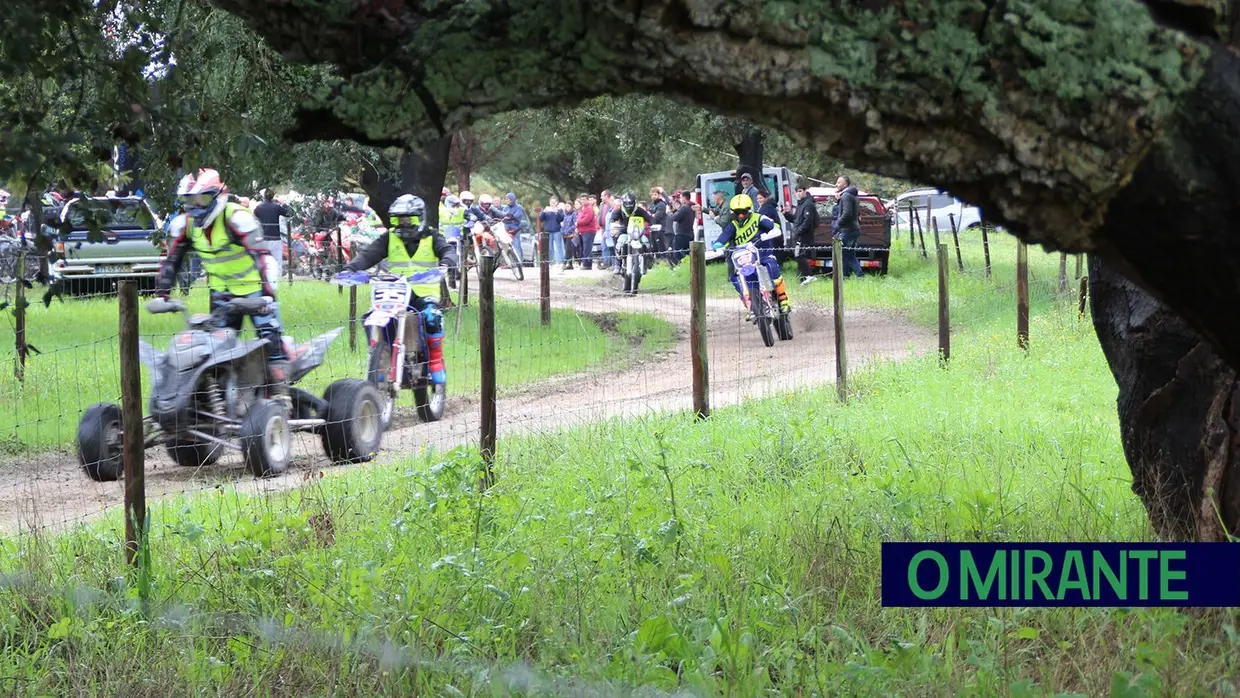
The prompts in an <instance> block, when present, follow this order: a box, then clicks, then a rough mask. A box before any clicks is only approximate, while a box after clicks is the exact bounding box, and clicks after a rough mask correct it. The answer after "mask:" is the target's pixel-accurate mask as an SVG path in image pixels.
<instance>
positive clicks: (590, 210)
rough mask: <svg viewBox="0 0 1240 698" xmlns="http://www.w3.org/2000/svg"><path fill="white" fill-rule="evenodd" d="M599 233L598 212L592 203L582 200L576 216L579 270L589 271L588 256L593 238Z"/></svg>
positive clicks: (591, 248)
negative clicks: (579, 253) (579, 259)
mask: <svg viewBox="0 0 1240 698" xmlns="http://www.w3.org/2000/svg"><path fill="white" fill-rule="evenodd" d="M598 231H599V219H598V210H597V209H596V208H594V202H592V201H590V200H589V199H583V201H582V202H581V211H580V212H579V213H578V214H577V238H578V247H579V249H580V250H581V268H582V269H590V268H591V260H590V254H591V253H592V252H593V251H594V236H595V235H597V234H598Z"/></svg>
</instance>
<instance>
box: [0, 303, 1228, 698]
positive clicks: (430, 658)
mask: <svg viewBox="0 0 1240 698" xmlns="http://www.w3.org/2000/svg"><path fill="white" fill-rule="evenodd" d="M1074 315H1075V313H1074V312H1073V310H1072V309H1071V308H1070V307H1067V304H1061V306H1060V307H1059V308H1058V312H1054V313H1050V312H1047V313H1042V314H1039V315H1036V316H1035V318H1034V321H1033V330H1034V332H1033V334H1034V336H1035V337H1039V338H1042V339H1041V340H1040V341H1035V342H1034V343H1033V345H1032V349H1031V350H1030V352H1029V353H1028V355H1026V354H1024V353H1022V352H1019V351H1018V350H1016V349H1015V348H1013V347H1012V346H1011V343H1008V342H997V343H996V342H990V341H988V338H989V334H990V333H992V332H995V331H998V330H999V328H998V327H979V328H977V330H978V331H977V332H975V333H969V334H968V335H967V339H968V340H970V341H962V342H960V344H959V348H958V349H957V351H956V352H955V355H954V357H953V360H952V365H951V367H950V368H949V369H947V370H943V369H940V368H939V367H938V366H937V363H936V361H935V360H934V359H933V358H927V359H920V360H911V361H907V362H903V363H899V364H888V365H882V366H879V367H877V368H875V369H873V370H871V371H868V372H865V373H863V374H861V375H858V376H857V377H856V379H855V380H854V395H853V399H852V401H851V402H850V404H848V405H840V404H839V403H837V402H836V401H835V399H834V397H833V391H830V390H826V391H816V392H813V391H810V392H803V393H798V394H794V395H789V396H781V397H773V398H770V399H767V400H765V401H761V402H752V403H749V404H746V405H744V406H739V407H735V408H727V409H720V410H717V411H716V412H715V414H714V415H713V416H712V418H711V419H710V420H709V421H708V422H706V423H694V422H693V421H692V420H691V419H690V418H688V417H687V416H683V415H676V416H665V417H659V418H650V419H647V420H643V421H641V422H639V423H634V422H625V421H620V420H616V421H612V422H608V423H604V424H599V425H594V426H591V427H587V428H575V429H571V430H565V431H563V432H562V433H560V434H556V435H546V436H538V437H524V438H508V439H504V440H503V441H502V442H501V448H500V457H499V461H498V463H497V471H498V482H497V485H496V486H495V487H494V488H493V489H492V490H491V491H489V492H488V493H487V494H486V495H483V496H479V495H478V493H477V489H476V487H475V481H476V480H475V478H476V477H477V467H478V465H477V460H476V458H475V457H474V455H473V454H472V453H471V452H469V451H465V450H462V451H457V452H452V453H448V454H427V455H424V456H423V457H421V458H418V459H414V460H411V461H409V462H404V463H398V464H395V465H382V466H374V467H369V468H366V469H362V470H358V471H351V472H348V473H344V474H342V475H340V476H339V477H332V478H326V479H324V480H321V481H318V482H317V483H316V484H315V485H313V486H311V487H309V488H307V489H305V490H302V491H300V492H295V493H288V494H282V495H273V496H268V497H242V496H237V495H234V494H231V493H224V494H213V495H205V496H191V497H188V498H185V499H178V500H173V501H167V502H160V503H158V504H156V505H155V506H154V508H153V510H152V520H153V524H152V540H151V544H150V549H151V555H152V559H153V561H154V565H153V568H152V571H151V574H150V575H149V577H146V578H145V579H141V580H140V579H139V577H138V576H137V575H130V576H128V577H125V576H123V575H122V572H121V567H120V563H119V560H120V552H119V550H120V540H119V532H120V531H121V526H120V519H119V517H118V516H117V515H113V516H112V517H111V518H110V519H109V520H108V521H107V522H106V524H104V525H96V526H92V527H90V528H82V529H80V530H78V531H76V532H74V533H72V534H69V535H67V536H64V537H60V538H56V539H43V540H38V539H30V538H25V539H18V540H13V541H8V542H7V543H6V545H5V547H4V548H3V550H2V551H0V559H2V560H3V564H4V565H5V568H6V569H17V570H26V571H28V572H29V573H30V574H31V575H33V576H34V577H35V578H37V579H39V580H40V581H42V582H43V583H44V585H43V586H30V585H23V584H21V583H17V584H15V585H14V586H11V587H9V588H8V589H7V590H6V591H4V592H2V593H4V594H5V595H6V596H7V597H9V600H10V601H11V602H12V607H13V608H14V609H15V611H14V613H13V615H12V616H10V618H9V619H8V621H7V623H6V624H5V626H4V633H5V638H4V641H5V645H6V647H7V648H9V649H8V651H7V652H6V653H4V655H2V656H0V676H15V677H20V678H21V681H22V682H23V683H22V684H21V687H22V692H23V694H26V695H38V694H63V693H68V692H73V693H76V694H80V695H87V694H89V695H127V696H133V695H137V696H141V695H152V696H154V695H159V696H172V695H238V694H247V693H250V692H251V691H253V690H255V689H257V690H258V691H259V692H260V693H264V694H268V695H299V696H300V695H375V694H381V695H459V694H465V695H496V694H505V693H516V694H522V695H551V694H565V693H572V692H573V691H574V690H580V691H583V692H584V691H602V692H607V691H606V690H605V689H606V687H608V686H610V687H612V688H613V689H616V690H619V687H622V686H633V685H637V686H641V687H644V688H646V689H649V690H651V691H654V690H662V691H673V690H676V689H685V690H688V691H692V692H694V693H695V694H697V695H737V696H741V695H757V694H759V693H762V692H777V693H783V694H791V695H813V694H817V695H849V696H854V695H855V696H890V695H919V696H920V695H942V696H955V695H1015V696H1021V695H1041V694H1054V693H1060V692H1072V693H1076V694H1080V695H1107V694H1110V695H1116V696H1147V695H1148V696H1155V695H1235V694H1236V686H1235V681H1236V678H1235V677H1236V676H1237V675H1238V672H1237V663H1238V660H1237V657H1238V656H1240V636H1237V634H1236V631H1235V627H1236V622H1237V620H1238V617H1237V614H1236V612H1235V611H1234V610H1233V611H1217V612H1197V613H1178V612H1174V611H1161V610H1131V609H1125V610H1067V609H1059V610H1056V609H1011V610H1002V609H986V608H979V609H967V610H958V609H926V610H917V609H885V608H883V607H882V606H881V604H880V590H879V588H878V579H877V570H878V568H879V557H878V556H879V541H882V540H927V539H929V540H938V539H951V540H987V541H1004V540H1011V541H1027V540H1143V539H1148V538H1150V537H1151V532H1150V531H1149V529H1148V526H1147V524H1146V520H1145V516H1144V512H1143V509H1142V507H1141V505H1140V503H1139V502H1138V501H1137V500H1136V498H1135V497H1134V496H1133V495H1132V494H1131V492H1130V490H1129V486H1130V481H1129V477H1128V473H1127V470H1126V466H1125V465H1124V460H1123V454H1122V452H1121V450H1120V447H1119V443H1118V439H1117V424H1116V418H1115V416H1114V400H1115V395H1116V388H1115V385H1114V383H1113V381H1112V380H1111V377H1110V375H1109V373H1108V372H1107V368H1106V365H1105V363H1104V362H1103V360H1102V357H1101V355H1100V350H1099V349H1098V346H1097V343H1096V341H1095V340H1094V338H1093V335H1092V332H1091V331H1090V329H1089V328H1088V325H1087V323H1085V322H1079V321H1077V320H1076V319H1075V317H1074ZM991 324H992V325H993V324H995V323H991ZM635 427H636V428H635ZM140 582H141V583H145V584H149V585H150V589H151V591H150V593H149V599H150V602H149V607H148V613H149V615H147V616H144V615H143V612H142V607H141V604H139V603H138V601H137V600H136V595H137V593H138V592H137V587H138V585H139V583H140ZM92 590H96V591H92ZM554 682H558V683H554ZM522 687H525V688H524V689H523V688H522Z"/></svg>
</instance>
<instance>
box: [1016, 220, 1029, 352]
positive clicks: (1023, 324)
mask: <svg viewBox="0 0 1240 698" xmlns="http://www.w3.org/2000/svg"><path fill="white" fill-rule="evenodd" d="M1016 346H1018V347H1020V348H1021V349H1028V348H1029V251H1028V248H1027V247H1026V246H1025V243H1023V242H1021V243H1017V245H1016Z"/></svg>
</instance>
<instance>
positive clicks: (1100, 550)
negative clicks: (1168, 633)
mask: <svg viewBox="0 0 1240 698" xmlns="http://www.w3.org/2000/svg"><path fill="white" fill-rule="evenodd" d="M882 557H883V571H882V580H883V587H882V595H883V606H889V607H908V606H1101V607H1144V606H1197V607H1233V606H1240V543H883V545H882Z"/></svg>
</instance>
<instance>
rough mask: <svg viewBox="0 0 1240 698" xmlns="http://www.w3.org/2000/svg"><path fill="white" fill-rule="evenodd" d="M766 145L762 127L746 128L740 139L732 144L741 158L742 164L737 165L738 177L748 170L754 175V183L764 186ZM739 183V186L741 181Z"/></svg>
mask: <svg viewBox="0 0 1240 698" xmlns="http://www.w3.org/2000/svg"><path fill="white" fill-rule="evenodd" d="M765 145H766V142H765V139H763V137H762V129H758V128H751V129H746V130H745V132H744V133H742V134H741V137H740V140H738V141H737V142H736V143H734V144H732V148H733V149H734V150H735V151H736V156H737V157H738V158H740V164H739V165H737V167H736V175H737V177H738V178H739V177H740V175H741V174H742V173H744V172H748V173H749V174H751V175H753V182H754V184H757V185H758V186H762V155H763V151H764V147H765ZM737 184H738V187H739V182H738V183H737Z"/></svg>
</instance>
